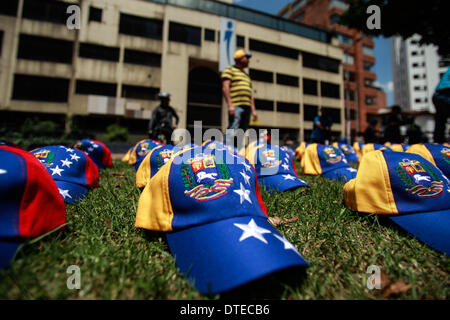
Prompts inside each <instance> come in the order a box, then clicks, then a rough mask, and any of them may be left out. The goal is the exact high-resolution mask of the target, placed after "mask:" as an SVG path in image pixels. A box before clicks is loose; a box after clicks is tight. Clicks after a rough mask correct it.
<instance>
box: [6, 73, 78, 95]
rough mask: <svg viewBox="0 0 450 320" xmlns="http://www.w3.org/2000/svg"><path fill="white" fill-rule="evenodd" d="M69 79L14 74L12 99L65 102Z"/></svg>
mask: <svg viewBox="0 0 450 320" xmlns="http://www.w3.org/2000/svg"><path fill="white" fill-rule="evenodd" d="M68 94H69V79H63V78H50V77H39V76H29V75H22V74H15V75H14V89H13V97H12V98H13V99H14V100H30V101H46V102H67V101H68Z"/></svg>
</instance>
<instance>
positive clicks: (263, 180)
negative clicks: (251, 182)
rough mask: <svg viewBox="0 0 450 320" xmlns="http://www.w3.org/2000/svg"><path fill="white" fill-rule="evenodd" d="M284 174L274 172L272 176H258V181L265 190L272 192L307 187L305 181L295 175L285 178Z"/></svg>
mask: <svg viewBox="0 0 450 320" xmlns="http://www.w3.org/2000/svg"><path fill="white" fill-rule="evenodd" d="M286 175H287V174H275V175H272V176H266V177H260V178H258V183H259V184H260V185H262V186H263V187H264V188H266V190H268V191H274V192H283V191H287V190H292V189H296V188H299V187H309V185H308V184H307V183H306V182H305V181H303V180H301V179H299V178H297V177H294V178H293V179H292V178H290V179H285V178H284V176H286ZM291 176H292V175H291Z"/></svg>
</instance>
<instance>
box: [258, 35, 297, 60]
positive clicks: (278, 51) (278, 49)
mask: <svg viewBox="0 0 450 320" xmlns="http://www.w3.org/2000/svg"><path fill="white" fill-rule="evenodd" d="M250 50H253V51H259V52H264V53H267V54H272V55H275V56H280V57H284V58H289V59H294V60H297V59H298V53H299V52H298V50H295V49H291V48H288V47H283V46H279V45H276V44H272V43H268V42H263V41H258V40H255V39H250Z"/></svg>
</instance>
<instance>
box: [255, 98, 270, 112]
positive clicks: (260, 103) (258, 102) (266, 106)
mask: <svg viewBox="0 0 450 320" xmlns="http://www.w3.org/2000/svg"><path fill="white" fill-rule="evenodd" d="M255 107H256V109H259V110H270V111H273V101H271V100H263V99H255Z"/></svg>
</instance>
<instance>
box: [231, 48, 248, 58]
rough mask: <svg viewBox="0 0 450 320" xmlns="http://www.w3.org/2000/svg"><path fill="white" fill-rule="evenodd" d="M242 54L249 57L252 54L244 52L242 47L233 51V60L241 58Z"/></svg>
mask: <svg viewBox="0 0 450 320" xmlns="http://www.w3.org/2000/svg"><path fill="white" fill-rule="evenodd" d="M244 56H247V57H249V58H251V57H252V54H251V53H248V52H245V51H244V50H242V49H239V50H236V52H235V53H234V60H239V59H241V58H242V57H244Z"/></svg>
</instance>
